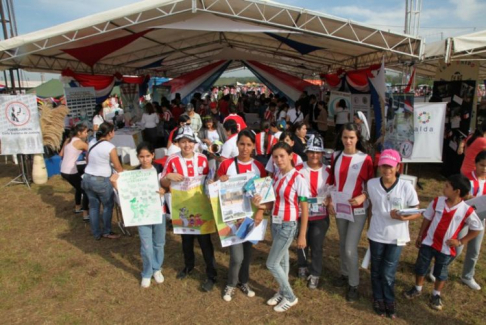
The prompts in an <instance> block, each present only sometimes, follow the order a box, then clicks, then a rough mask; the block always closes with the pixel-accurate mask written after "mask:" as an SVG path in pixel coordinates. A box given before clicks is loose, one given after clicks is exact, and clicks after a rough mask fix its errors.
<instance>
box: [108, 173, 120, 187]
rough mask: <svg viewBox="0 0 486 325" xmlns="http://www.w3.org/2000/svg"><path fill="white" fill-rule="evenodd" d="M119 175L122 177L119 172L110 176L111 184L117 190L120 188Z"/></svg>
mask: <svg viewBox="0 0 486 325" xmlns="http://www.w3.org/2000/svg"><path fill="white" fill-rule="evenodd" d="M119 177H120V175H118V174H112V175H111V177H110V182H111V185H113V188H114V189H115V190H118V178H119Z"/></svg>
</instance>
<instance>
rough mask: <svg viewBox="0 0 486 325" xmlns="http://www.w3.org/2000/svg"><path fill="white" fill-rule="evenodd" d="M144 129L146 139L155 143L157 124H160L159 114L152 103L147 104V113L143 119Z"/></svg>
mask: <svg viewBox="0 0 486 325" xmlns="http://www.w3.org/2000/svg"><path fill="white" fill-rule="evenodd" d="M141 123H142V125H143V127H144V128H145V129H144V141H146V142H148V143H151V144H152V145H155V143H156V141H157V124H159V115H158V114H157V113H156V112H155V108H154V106H153V105H152V103H146V104H145V113H143V115H142V121H141Z"/></svg>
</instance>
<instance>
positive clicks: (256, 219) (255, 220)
mask: <svg viewBox="0 0 486 325" xmlns="http://www.w3.org/2000/svg"><path fill="white" fill-rule="evenodd" d="M262 220H263V214H258V213H256V215H255V218H254V220H253V221H254V222H255V227H258V225H259V224H260V222H262Z"/></svg>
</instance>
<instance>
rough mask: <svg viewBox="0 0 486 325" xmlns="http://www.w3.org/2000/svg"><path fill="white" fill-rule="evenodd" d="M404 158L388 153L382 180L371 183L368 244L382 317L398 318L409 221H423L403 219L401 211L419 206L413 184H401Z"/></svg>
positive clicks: (375, 299) (382, 160)
mask: <svg viewBox="0 0 486 325" xmlns="http://www.w3.org/2000/svg"><path fill="white" fill-rule="evenodd" d="M400 161H401V159H400V154H399V153H398V152H397V151H395V150H392V149H387V150H384V151H383V152H382V153H381V155H380V160H379V161H378V166H379V168H380V172H381V175H382V176H381V177H377V178H373V179H371V180H369V181H368V195H369V199H370V202H371V207H372V208H371V222H370V228H369V230H368V240H369V242H370V252H371V289H372V291H373V309H374V311H375V312H376V313H377V314H378V315H380V316H385V314H386V315H387V316H388V317H390V318H392V319H393V318H396V313H395V289H394V287H395V274H396V271H397V267H398V261H399V260H400V254H401V252H402V248H403V247H404V246H405V245H406V243H407V242H409V241H410V233H409V230H408V221H409V220H414V219H417V218H420V217H421V214H420V213H415V214H409V215H402V214H400V213H399V211H400V210H402V209H406V208H416V207H418V205H419V200H418V197H417V192H415V189H414V188H413V186H412V184H411V183H409V182H406V181H404V180H400V178H399V175H398V168H399V166H398V165H399V163H400Z"/></svg>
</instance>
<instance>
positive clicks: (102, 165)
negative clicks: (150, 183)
mask: <svg viewBox="0 0 486 325" xmlns="http://www.w3.org/2000/svg"><path fill="white" fill-rule="evenodd" d="M114 136H115V131H114V126H113V124H109V123H102V124H101V125H100V128H99V129H98V131H97V132H96V140H97V142H91V143H90V146H89V149H88V159H87V160H88V165H87V166H86V169H85V171H84V177H83V182H82V188H83V189H84V191H85V192H86V194H87V195H88V198H89V221H90V225H91V232H92V233H93V236H94V237H95V239H96V240H100V239H101V237H103V238H109V239H116V238H119V235H116V234H114V233H113V232H112V231H111V216H112V214H113V204H114V197H113V185H112V184H111V182H110V176H111V174H112V166H111V164H113V168H114V169H115V170H116V171H117V172H118V173H121V172H122V171H123V168H122V166H121V164H120V160H118V155H117V153H116V148H115V146H114V145H113V144H112V143H110V140H111V139H113V137H114ZM101 204H103V216H102V217H103V231H102V230H101V229H100V220H99V217H100V216H99V215H100V205H101Z"/></svg>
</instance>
